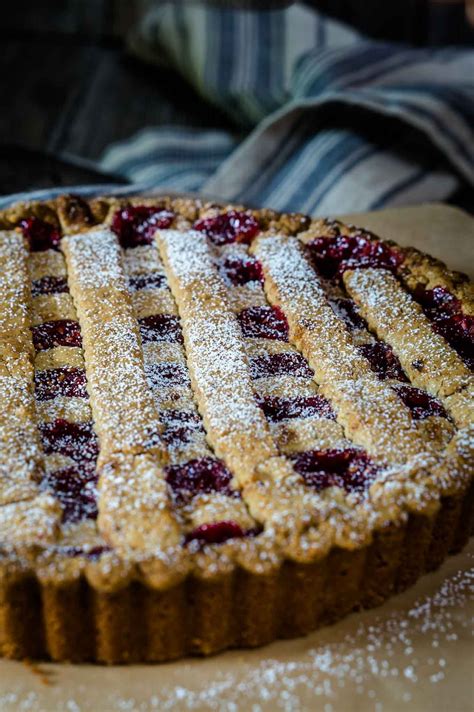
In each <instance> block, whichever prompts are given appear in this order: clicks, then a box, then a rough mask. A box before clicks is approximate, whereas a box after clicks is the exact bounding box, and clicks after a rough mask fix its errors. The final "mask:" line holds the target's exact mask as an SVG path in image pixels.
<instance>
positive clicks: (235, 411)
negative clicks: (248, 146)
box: [158, 230, 343, 558]
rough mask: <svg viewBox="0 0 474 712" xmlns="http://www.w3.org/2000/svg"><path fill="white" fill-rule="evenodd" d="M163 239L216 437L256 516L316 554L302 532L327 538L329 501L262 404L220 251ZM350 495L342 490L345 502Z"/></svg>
mask: <svg viewBox="0 0 474 712" xmlns="http://www.w3.org/2000/svg"><path fill="white" fill-rule="evenodd" d="M158 244H159V246H160V251H161V255H162V258H163V262H164V265H165V268H166V271H167V274H168V278H169V283H170V287H171V290H172V292H173V295H174V297H175V299H176V301H177V304H178V310H179V313H180V316H181V321H182V327H183V335H184V343H185V348H186V354H187V359H188V365H189V369H190V374H191V380H192V383H193V387H194V392H195V395H196V398H197V401H198V405H199V409H200V412H201V414H202V416H203V419H204V424H205V427H206V431H207V434H208V439H209V442H210V443H211V445H212V447H213V449H214V451H215V452H216V454H217V455H218V456H219V457H221V458H222V459H223V460H224V462H225V463H226V465H227V466H228V468H229V469H230V470H231V471H232V472H233V473H234V474H235V476H236V478H237V480H238V483H239V485H240V487H241V490H242V496H243V497H244V500H245V502H246V504H247V506H248V508H249V511H250V513H251V515H252V516H253V517H254V518H255V519H257V521H259V522H261V523H264V524H265V526H266V527H267V526H268V527H269V529H270V530H272V529H273V530H277V531H279V532H280V535H281V537H282V542H285V543H284V544H282V546H283V547H284V548H286V549H287V550H288V548H289V549H291V550H292V553H293V555H294V556H297V557H303V558H304V557H305V556H309V552H310V551H311V544H310V543H309V540H306V539H305V538H304V537H303V539H301V540H300V538H299V536H300V534H301V533H302V531H306V532H308V536H309V537H310V539H311V537H312V536H313V535H314V536H315V537H316V539H317V538H318V537H319V536H320V534H318V533H317V531H316V530H315V529H313V528H312V527H313V525H315V524H316V523H317V522H318V521H320V518H321V516H323V515H322V512H323V511H324V510H325V509H326V508H327V502H326V501H325V499H324V498H322V497H320V495H319V493H318V492H317V491H315V489H314V488H311V487H307V486H306V484H305V482H304V480H303V478H302V477H301V476H300V475H299V474H298V473H297V472H296V471H295V470H294V468H293V466H292V464H291V463H290V461H289V460H288V459H286V458H284V457H282V456H281V454H280V453H279V450H278V447H277V444H276V442H275V439H274V438H273V437H272V434H271V431H270V428H269V426H268V423H267V421H266V418H265V416H264V414H263V411H262V410H261V408H259V406H258V405H257V402H256V400H255V393H254V385H253V382H252V371H251V366H250V363H249V360H248V357H247V355H246V353H245V347H244V337H243V334H242V331H241V328H240V325H239V323H238V320H237V318H236V316H235V314H234V313H233V311H232V308H231V304H230V302H229V301H228V299H227V296H226V286H225V284H224V282H223V280H222V278H221V277H220V275H219V273H218V271H217V268H216V265H215V255H214V253H213V252H212V250H211V249H210V247H209V245H208V244H207V242H206V238H205V237H204V236H203V235H202V234H200V233H194V232H188V233H182V232H177V231H172V230H171V231H160V232H159V235H158ZM306 369H307V366H306ZM310 373H311V372H310ZM215 383H219V389H218V390H216V388H215ZM342 499H343V494H342V493H341V497H339V498H338V501H339V500H342ZM341 531H342V529H341ZM302 541H305V544H304V545H303V544H302Z"/></svg>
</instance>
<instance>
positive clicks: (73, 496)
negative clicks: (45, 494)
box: [42, 467, 98, 522]
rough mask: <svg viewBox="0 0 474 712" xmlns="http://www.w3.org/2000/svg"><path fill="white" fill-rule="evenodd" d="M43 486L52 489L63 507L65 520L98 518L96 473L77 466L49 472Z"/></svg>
mask: <svg viewBox="0 0 474 712" xmlns="http://www.w3.org/2000/svg"><path fill="white" fill-rule="evenodd" d="M42 485H43V487H45V488H47V489H49V490H51V491H52V492H53V494H54V496H55V497H56V498H57V499H58V500H59V502H60V504H61V506H62V508H63V522H78V521H80V520H82V519H96V517H97V513H98V512H97V499H96V485H97V478H96V475H95V474H91V473H84V472H83V471H81V470H80V469H78V468H76V467H65V468H63V469H62V470H56V471H55V472H49V473H48V474H47V475H46V476H45V477H44V479H43V482H42Z"/></svg>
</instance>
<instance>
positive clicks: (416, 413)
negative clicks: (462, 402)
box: [393, 386, 448, 420]
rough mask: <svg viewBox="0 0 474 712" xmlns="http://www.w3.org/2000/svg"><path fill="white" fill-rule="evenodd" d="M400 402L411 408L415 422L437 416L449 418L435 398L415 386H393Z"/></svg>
mask: <svg viewBox="0 0 474 712" xmlns="http://www.w3.org/2000/svg"><path fill="white" fill-rule="evenodd" d="M393 389H394V391H395V392H396V393H397V395H398V397H399V398H400V400H402V401H403V403H404V404H405V405H406V406H407V408H409V410H410V412H411V414H412V417H413V418H414V419H415V420H423V419H424V418H429V417H430V415H436V416H438V417H440V418H447V417H448V414H447V413H446V411H445V409H444V408H443V406H442V405H441V403H440V402H439V400H437V399H436V398H434V397H433V396H430V395H429V393H426V392H425V391H422V390H421V389H420V388H415V387H414V386H393Z"/></svg>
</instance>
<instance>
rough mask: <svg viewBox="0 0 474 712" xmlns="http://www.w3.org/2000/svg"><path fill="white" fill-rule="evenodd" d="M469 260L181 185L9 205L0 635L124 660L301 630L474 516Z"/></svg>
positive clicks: (382, 585)
mask: <svg viewBox="0 0 474 712" xmlns="http://www.w3.org/2000/svg"><path fill="white" fill-rule="evenodd" d="M473 314H474V295H473V290H472V285H471V284H470V283H469V280H468V279H467V277H465V276H463V275H460V274H457V273H453V272H450V271H449V270H448V269H447V268H446V267H445V266H444V265H443V264H441V263H439V262H437V261H436V260H434V259H433V258H431V257H429V256H427V255H423V254H422V253H419V252H418V251H416V250H414V249H413V248H409V249H405V248H401V247H400V246H398V245H396V244H394V243H387V242H384V241H382V240H380V239H379V238H377V237H376V236H374V235H372V234H370V233H367V232H366V231H364V230H360V229H358V228H355V227H349V226H345V225H342V224H341V223H339V222H329V221H325V220H310V219H309V218H307V217H305V216H303V215H296V214H294V215H280V214H278V213H275V212H273V211H270V210H246V209H245V208H243V207H242V206H225V207H224V206H218V205H214V204H210V203H204V202H202V201H200V200H192V199H184V198H169V197H160V198H143V197H136V198H128V199H116V198H113V197H112V198H111V197H109V198H105V197H104V198H95V199H92V200H83V199H81V198H78V197H73V196H66V195H65V196H61V197H60V198H58V199H56V200H51V201H47V202H43V203H29V204H18V205H15V206H13V207H12V208H10V209H8V210H6V211H3V213H0V388H1V391H0V393H1V398H2V409H1V414H0V653H1V654H2V655H4V656H7V657H12V658H22V657H28V658H41V659H52V660H57V661H95V662H105V663H129V662H138V661H142V662H145V661H163V660H170V659H175V658H178V657H181V656H183V655H186V654H191V653H195V654H210V653H213V652H216V651H219V650H223V649H225V648H229V647H239V646H240V647H242V646H257V645H262V644H264V643H266V642H269V641H271V640H274V639H275V638H278V637H292V636H297V635H302V634H305V633H308V632H309V631H311V630H313V629H315V628H316V627H318V626H320V625H323V624H325V623H327V622H330V621H334V620H336V619H338V618H340V617H342V616H343V615H345V614H346V613H348V612H349V611H352V610H355V609H358V608H360V607H371V606H375V605H378V604H380V603H382V602H383V601H384V600H385V599H386V598H387V597H389V596H390V595H392V594H393V593H396V592H398V591H401V590H403V589H405V588H407V587H408V586H410V585H411V584H412V583H413V582H414V581H416V579H417V578H418V577H419V576H420V575H421V574H422V573H423V572H424V571H429V570H431V569H434V568H436V567H437V566H438V565H439V564H440V563H441V562H442V561H443V559H444V558H445V557H446V556H447V554H448V553H449V552H455V551H458V550H459V549H460V548H461V547H462V546H463V545H464V543H465V542H466V541H467V538H468V537H469V534H470V533H471V531H472V529H473V524H474V484H473V477H472V472H473V462H474V425H473V407H474V395H473V376H472V370H471V369H472V367H473V365H474V349H473V330H474V323H473V318H474V317H473Z"/></svg>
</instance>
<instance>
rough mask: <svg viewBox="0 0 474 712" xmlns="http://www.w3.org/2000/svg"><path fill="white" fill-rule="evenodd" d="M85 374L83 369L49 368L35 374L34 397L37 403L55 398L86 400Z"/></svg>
mask: <svg viewBox="0 0 474 712" xmlns="http://www.w3.org/2000/svg"><path fill="white" fill-rule="evenodd" d="M86 384H87V380H86V372H85V371H84V369H83V368H66V367H64V368H50V369H47V370H45V371H36V373H35V395H36V399H37V400H39V401H45V400H51V399H52V398H56V396H67V397H69V398H73V397H76V398H87V389H86Z"/></svg>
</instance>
